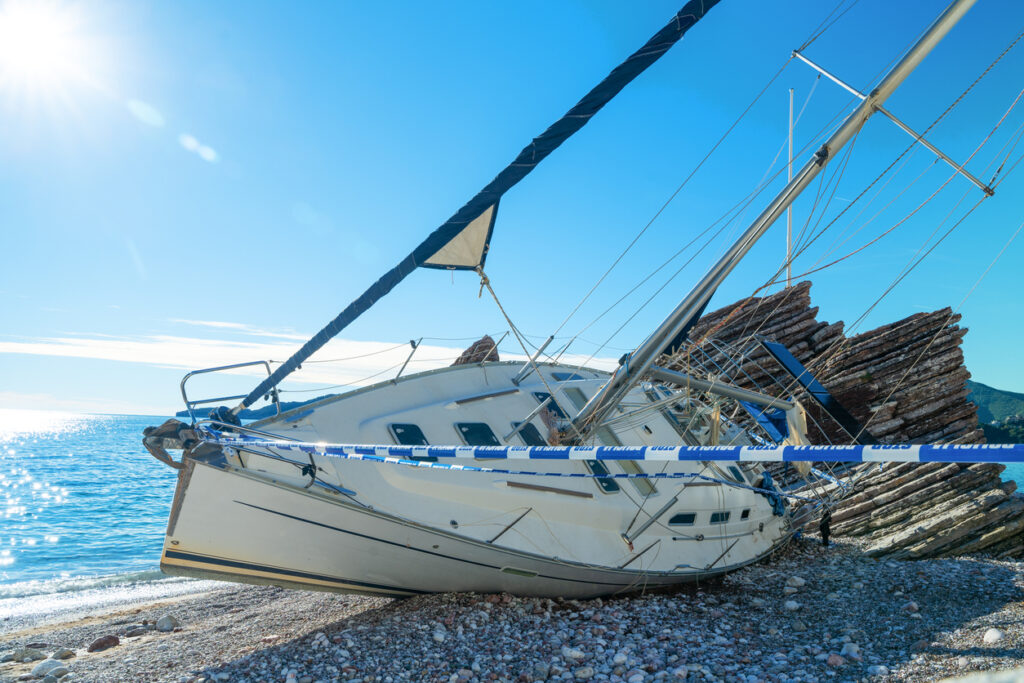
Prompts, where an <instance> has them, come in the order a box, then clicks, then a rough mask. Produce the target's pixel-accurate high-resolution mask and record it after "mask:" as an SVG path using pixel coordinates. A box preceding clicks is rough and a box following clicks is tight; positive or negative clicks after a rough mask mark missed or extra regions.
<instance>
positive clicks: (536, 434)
mask: <svg viewBox="0 0 1024 683" xmlns="http://www.w3.org/2000/svg"><path fill="white" fill-rule="evenodd" d="M521 424H523V423H522V422H513V423H512V429H515V428H516V427H518V426H519V425H521ZM519 438H520V439H522V440H523V443H524V444H526V445H527V446H547V445H548V442H547V441H545V440H544V437H543V436H541V435H540V430H539V429H537V427H536V426H534V424H533V423H532V422H527V423H526V424H525V425H523V428H522V429H520V430H519Z"/></svg>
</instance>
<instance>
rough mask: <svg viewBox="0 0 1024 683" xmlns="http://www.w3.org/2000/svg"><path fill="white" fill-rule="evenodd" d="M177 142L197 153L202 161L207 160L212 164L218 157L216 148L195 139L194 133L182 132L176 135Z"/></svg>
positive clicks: (187, 149)
mask: <svg viewBox="0 0 1024 683" xmlns="http://www.w3.org/2000/svg"><path fill="white" fill-rule="evenodd" d="M178 142H179V143H180V144H181V146H182V147H184V148H185V150H186V151H189V152H192V153H193V154H196V155H198V156H199V158H200V159H202V160H203V161H208V162H210V163H211V164H212V163H216V162H217V160H218V159H220V157H219V155H218V154H217V151H216V150H214V149H213V148H212V147H208V146H206V145H204V144H203V143H201V142H199V140H197V139H196V138H195V136H194V135H189V134H188V133H182V134H181V135H179V136H178Z"/></svg>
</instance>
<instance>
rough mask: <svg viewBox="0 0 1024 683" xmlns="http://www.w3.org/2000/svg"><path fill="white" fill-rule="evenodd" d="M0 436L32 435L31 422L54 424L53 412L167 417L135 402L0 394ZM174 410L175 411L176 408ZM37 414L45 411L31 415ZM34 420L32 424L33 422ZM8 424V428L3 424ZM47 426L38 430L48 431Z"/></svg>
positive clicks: (164, 413) (165, 412) (31, 394)
mask: <svg viewBox="0 0 1024 683" xmlns="http://www.w3.org/2000/svg"><path fill="white" fill-rule="evenodd" d="M0 410H2V411H5V412H6V414H0V435H3V434H4V433H8V432H16V431H19V430H20V431H35V429H34V428H33V422H34V421H36V422H49V423H52V421H53V420H54V417H55V416H54V414H53V412H52V411H64V412H67V413H106V414H111V415H167V414H168V411H167V408H166V407H163V408H161V407H157V406H146V405H140V404H139V402H138V401H108V400H105V399H98V398H92V397H85V398H74V397H69V396H64V395H61V396H54V395H53V394H46V393H42V392H39V393H35V392H34V393H23V392H18V391H0ZM175 410H177V408H175ZM36 411H47V412H46V413H43V414H37V415H33V414H32V413H35V412H36ZM33 418H35V420H33ZM5 423H7V424H5ZM50 428H51V427H50V426H47V427H44V428H41V431H49V430H50Z"/></svg>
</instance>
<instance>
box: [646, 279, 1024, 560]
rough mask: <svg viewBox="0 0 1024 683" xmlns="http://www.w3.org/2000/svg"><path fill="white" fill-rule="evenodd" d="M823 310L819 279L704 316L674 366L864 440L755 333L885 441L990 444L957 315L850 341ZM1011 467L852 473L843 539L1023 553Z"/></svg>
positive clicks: (902, 552)
mask: <svg viewBox="0 0 1024 683" xmlns="http://www.w3.org/2000/svg"><path fill="white" fill-rule="evenodd" d="M817 314H818V309H817V308H816V307H812V306H811V299H810V283H809V282H802V283H800V284H798V285H795V286H793V287H790V288H788V289H785V290H782V291H781V292H778V293H775V294H772V295H769V296H766V297H761V298H750V299H746V300H744V301H740V302H737V303H735V304H732V305H731V306H726V307H724V308H722V309H719V310H717V311H714V312H712V313H709V314H707V315H705V316H704V317H703V318H702V319H701V320H700V321H699V322H698V323H697V325H695V326H694V329H693V330H692V331H691V334H690V339H692V340H694V341H696V342H698V343H699V349H698V350H693V349H690V350H689V351H687V352H684V355H681V356H676V357H674V358H672V359H666V362H669V363H670V364H671V365H672V366H673V367H674V368H676V369H679V370H681V371H683V372H687V373H689V374H692V375H695V376H703V375H706V374H708V372H707V371H708V369H709V368H717V369H718V370H723V369H724V370H726V372H725V373H723V374H726V375H727V376H728V379H729V380H730V381H731V382H733V383H736V384H739V385H741V386H745V387H747V388H753V389H757V390H759V391H763V392H765V393H770V394H773V395H779V396H782V395H786V396H795V397H796V398H797V399H798V400H800V401H801V403H802V404H803V405H804V407H805V408H806V409H807V412H808V416H809V418H810V419H809V436H810V437H811V439H812V441H814V442H816V443H834V444H839V443H852V442H853V436H852V435H850V434H848V433H846V432H845V431H844V430H843V429H842V428H841V427H840V426H839V425H838V424H837V423H836V422H835V421H834V420H832V419H831V418H829V417H828V416H827V415H825V414H824V413H823V411H821V410H820V409H819V408H817V407H816V406H815V404H814V403H813V401H811V400H810V399H809V397H808V396H806V394H804V393H803V392H802V390H797V389H796V388H795V387H794V386H793V383H792V382H791V381H789V378H788V376H787V375H785V373H783V372H781V368H779V366H778V365H777V364H775V362H774V361H773V360H772V359H771V358H770V357H769V356H768V354H767V353H766V352H765V351H764V350H763V349H761V348H760V347H759V346H758V345H757V343H756V339H755V338H754V335H762V336H764V337H766V338H768V339H770V340H773V341H778V342H780V343H782V344H784V345H785V346H786V347H787V348H789V350H790V352H791V353H792V354H793V355H794V356H796V357H797V358H798V359H799V360H800V362H801V363H803V364H804V366H805V367H807V368H808V369H809V370H810V371H811V372H812V373H813V374H814V375H815V377H816V378H817V379H818V380H819V381H820V382H821V383H822V384H824V385H825V387H826V388H827V389H828V390H829V391H830V392H831V393H832V395H833V396H834V397H835V398H836V399H837V400H838V401H839V402H840V403H841V404H843V406H844V407H846V409H847V410H848V411H849V412H850V413H851V414H853V416H854V417H856V418H857V420H859V421H860V423H861V424H862V425H864V426H865V427H866V429H867V431H868V432H869V433H870V434H871V435H872V436H874V437H875V438H876V439H878V440H879V441H881V442H883V443H983V442H984V435H983V433H982V431H981V429H980V428H979V426H978V420H977V415H976V407H975V406H974V405H973V404H972V403H970V402H968V401H967V394H968V391H967V386H966V381H967V379H968V378H970V373H969V372H968V371H967V369H966V368H965V367H964V362H963V352H962V350H961V348H960V344H961V341H962V340H963V336H964V335H965V334H966V333H967V330H966V329H964V328H961V327H959V326H958V325H957V323H958V322H959V320H960V316H959V315H955V314H953V313H952V311H951V310H950V309H948V308H945V309H942V310H939V311H934V312H932V313H919V314H915V315H912V316H910V317H908V318H905V319H903V320H900V321H898V322H895V323H891V324H889V325H885V326H883V327H879V328H877V329H875V330H871V331H869V332H864V333H862V334H858V335H856V336H853V337H850V338H847V337H846V336H845V334H844V325H843V323H842V322H837V323H832V324H830V323H827V322H821V321H819V320H818V319H817ZM700 342H703V343H700ZM737 353H739V354H741V355H740V356H737ZM727 356H728V357H731V358H733V359H738V358H742V360H740V362H739V363H733V362H732V361H730V360H728V359H727ZM730 363H732V364H731V365H730ZM1003 469H1004V467H1003V466H1002V465H998V464H982V465H959V464H946V463H927V464H909V463H908V464H899V465H891V464H890V465H886V466H885V467H881V468H879V467H878V466H870V467H868V466H860V467H857V468H851V469H849V470H847V471H846V473H845V476H846V477H847V478H848V480H849V481H854V482H855V485H854V487H853V490H852V492H850V493H849V494H848V495H846V496H845V497H844V498H843V499H842V500H840V501H839V502H838V504H837V505H836V506H835V507H834V509H833V513H832V531H833V533H834V534H836V535H849V536H857V537H861V538H863V539H865V540H867V541H868V544H869V546H868V550H867V552H868V553H869V554H871V555H873V556H878V557H882V556H885V557H893V558H923V557H941V556H949V555H961V554H965V553H974V552H979V551H982V552H985V553H990V554H993V555H996V556H1000V557H1020V556H1021V555H1022V554H1024V496H1021V495H1020V494H1017V493H1015V489H1016V486H1015V484H1014V483H1013V482H1003V481H1002V480H1001V479H1000V474H1001V473H1002V471H1003ZM787 474H789V475H793V474H795V473H793V472H792V470H790V471H789V472H788V473H787Z"/></svg>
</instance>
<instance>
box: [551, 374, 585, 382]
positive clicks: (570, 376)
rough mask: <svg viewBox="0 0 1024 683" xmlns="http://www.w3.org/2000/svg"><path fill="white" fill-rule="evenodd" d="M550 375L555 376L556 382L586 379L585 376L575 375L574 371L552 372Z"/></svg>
mask: <svg viewBox="0 0 1024 683" xmlns="http://www.w3.org/2000/svg"><path fill="white" fill-rule="evenodd" d="M551 376H552V377H554V378H555V381H556V382H572V381H574V380H578V379H586V377H584V376H582V375H577V374H576V373H575V372H552V373H551Z"/></svg>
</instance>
